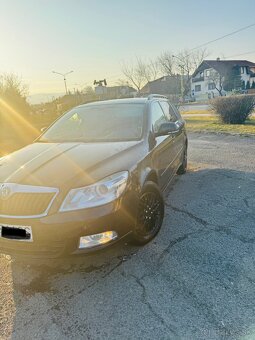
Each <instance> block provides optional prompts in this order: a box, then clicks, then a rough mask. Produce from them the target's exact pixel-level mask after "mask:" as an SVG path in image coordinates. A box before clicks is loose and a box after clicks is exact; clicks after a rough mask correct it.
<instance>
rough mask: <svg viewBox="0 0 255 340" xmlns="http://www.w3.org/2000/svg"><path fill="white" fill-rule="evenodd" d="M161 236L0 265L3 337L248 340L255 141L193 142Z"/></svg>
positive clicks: (253, 311) (254, 243) (254, 327)
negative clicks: (139, 243) (67, 255)
mask: <svg viewBox="0 0 255 340" xmlns="http://www.w3.org/2000/svg"><path fill="white" fill-rule="evenodd" d="M189 155H190V169H189V172H188V173H187V174H186V175H185V176H181V177H178V178H177V177H176V179H175V183H174V184H173V186H172V187H171V188H170V189H169V194H168V198H167V201H166V204H167V208H166V216H165V222H164V225H163V228H162V230H161V232H160V233H159V235H158V237H157V238H156V239H155V240H154V241H153V242H152V243H150V244H148V245H147V246H145V247H143V248H137V247H132V246H129V245H127V244H125V243H121V244H118V245H116V246H114V247H113V248H111V249H108V250H107V251H105V252H103V253H100V254H97V255H93V256H90V257H80V258H75V259H72V260H62V261H47V262H46V263H44V262H38V263H36V262H31V263H24V262H19V261H15V262H13V261H11V260H10V259H9V258H8V257H7V258H6V257H4V256H2V258H1V259H0V273H1V276H0V339H8V338H11V337H12V339H61V340H62V339H93V340H94V339H187V340H188V339H189V340H190V339H254V338H255V304H254V301H255V216H254V213H255V195H254V188H255V139H250V138H240V137H237V136H223V135H219V136H216V135H206V134H192V135H190V145H189Z"/></svg>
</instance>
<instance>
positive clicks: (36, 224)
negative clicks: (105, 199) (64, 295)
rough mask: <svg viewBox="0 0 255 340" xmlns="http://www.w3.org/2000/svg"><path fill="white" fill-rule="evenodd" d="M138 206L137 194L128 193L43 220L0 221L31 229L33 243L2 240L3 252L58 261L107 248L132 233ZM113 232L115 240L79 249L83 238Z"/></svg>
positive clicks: (1, 251)
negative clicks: (119, 197) (59, 258)
mask: <svg viewBox="0 0 255 340" xmlns="http://www.w3.org/2000/svg"><path fill="white" fill-rule="evenodd" d="M137 203H138V202H137V198H136V197H135V196H134V195H131V194H130V193H126V194H125V195H124V196H123V197H122V198H121V199H119V200H117V201H115V202H113V203H109V204H107V205H104V206H101V207H96V208H91V209H84V210H80V211H73V212H64V213H59V212H58V213H56V214H52V215H49V216H45V217H42V218H27V219H26V218H0V225H1V224H3V225H20V226H30V227H31V228H32V234H33V240H32V241H31V242H28V241H24V240H15V239H8V238H3V237H0V253H4V254H10V255H18V256H31V257H48V258H55V257H60V256H63V255H71V254H81V253H90V252H91V251H95V250H98V249H101V248H104V247H106V246H108V245H110V244H112V243H113V242H116V241H117V240H119V239H121V238H122V237H124V236H125V235H127V234H128V233H130V232H132V228H133V226H134V224H135V218H136V214H137V206H138V204H137ZM111 230H112V231H115V232H117V234H118V238H117V239H116V240H115V241H112V242H109V243H107V244H105V245H102V246H98V247H93V248H88V249H79V240H80V237H82V236H88V235H93V234H98V233H102V232H106V231H111Z"/></svg>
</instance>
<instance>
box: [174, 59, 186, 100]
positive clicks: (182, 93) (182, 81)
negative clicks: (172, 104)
mask: <svg viewBox="0 0 255 340" xmlns="http://www.w3.org/2000/svg"><path fill="white" fill-rule="evenodd" d="M172 57H173V58H176V59H177V60H179V61H180V62H181V63H182V60H181V58H179V57H177V56H176V55H172ZM178 66H179V67H180V69H181V100H182V101H184V66H183V65H181V64H179V65H178Z"/></svg>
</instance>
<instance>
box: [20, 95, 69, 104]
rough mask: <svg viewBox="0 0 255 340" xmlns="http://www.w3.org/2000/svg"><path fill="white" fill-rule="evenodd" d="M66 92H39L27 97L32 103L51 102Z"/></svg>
mask: <svg viewBox="0 0 255 340" xmlns="http://www.w3.org/2000/svg"><path fill="white" fill-rule="evenodd" d="M63 95H64V93H37V94H32V95H31V96H28V97H27V100H28V102H29V103H30V104H32V105H34V104H41V103H48V102H51V101H52V100H53V99H56V98H58V97H61V96H63Z"/></svg>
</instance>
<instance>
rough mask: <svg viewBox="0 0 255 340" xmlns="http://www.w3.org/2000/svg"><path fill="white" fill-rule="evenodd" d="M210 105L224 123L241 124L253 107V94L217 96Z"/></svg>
mask: <svg viewBox="0 0 255 340" xmlns="http://www.w3.org/2000/svg"><path fill="white" fill-rule="evenodd" d="M211 106H212V108H213V109H214V110H215V112H216V114H218V115H219V116H220V119H221V121H222V122H223V123H225V124H243V123H244V122H245V121H246V119H247V118H248V117H249V115H250V114H251V113H252V110H253V109H254V107H255V96H254V95H241V96H230V97H217V98H215V99H213V100H212V101H211Z"/></svg>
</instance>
